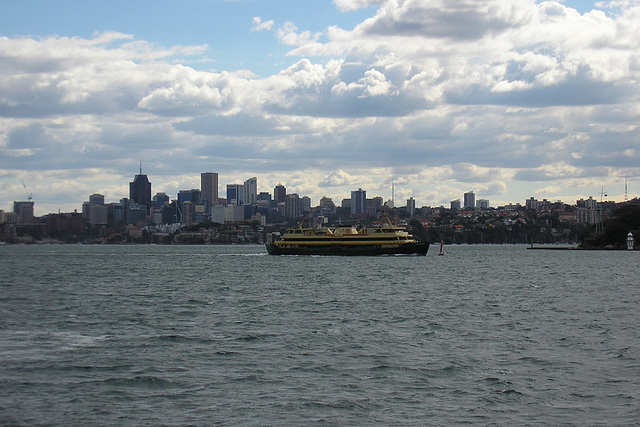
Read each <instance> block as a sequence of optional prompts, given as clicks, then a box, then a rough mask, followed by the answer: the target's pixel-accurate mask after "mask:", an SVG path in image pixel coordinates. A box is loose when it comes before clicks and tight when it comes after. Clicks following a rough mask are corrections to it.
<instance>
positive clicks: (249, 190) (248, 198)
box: [242, 177, 258, 205]
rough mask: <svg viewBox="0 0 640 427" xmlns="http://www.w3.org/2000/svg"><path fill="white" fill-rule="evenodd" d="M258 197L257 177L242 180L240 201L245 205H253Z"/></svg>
mask: <svg viewBox="0 0 640 427" xmlns="http://www.w3.org/2000/svg"><path fill="white" fill-rule="evenodd" d="M257 199H258V178H256V177H253V178H249V179H248V180H246V181H245V182H244V192H243V198H242V201H243V203H244V204H245V205H255V204H256V201H257Z"/></svg>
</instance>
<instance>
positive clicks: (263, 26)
mask: <svg viewBox="0 0 640 427" xmlns="http://www.w3.org/2000/svg"><path fill="white" fill-rule="evenodd" d="M252 22H253V25H252V26H251V31H270V30H271V28H273V25H274V22H273V19H270V20H268V21H264V22H263V21H262V19H261V18H260V17H259V16H255V17H254V18H253V21H252Z"/></svg>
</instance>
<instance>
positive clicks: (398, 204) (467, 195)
mask: <svg viewBox="0 0 640 427" xmlns="http://www.w3.org/2000/svg"><path fill="white" fill-rule="evenodd" d="M214 183H215V184H217V186H216V190H214V189H213V187H212V186H213V185H214ZM247 183H251V186H252V190H251V192H252V193H253V197H251V198H249V199H250V200H251V201H249V199H248V198H247V196H246V194H245V186H246V185H247ZM218 187H219V188H218ZM225 188H226V191H224V190H225ZM219 189H223V191H222V192H220V191H219ZM392 191H393V190H392ZM195 192H197V193H198V196H197V197H198V201H195V199H193V197H195V196H194V193H195ZM219 193H221V194H224V195H225V197H219V196H217V195H218V194H219ZM208 194H209V195H211V194H215V196H214V197H213V201H210V200H209V199H208V197H207V195H208ZM262 194H268V195H269V200H273V201H275V202H277V203H284V201H285V199H286V198H287V197H288V196H290V195H294V196H296V198H299V199H301V198H304V199H307V200H308V203H309V207H314V208H316V207H317V208H321V207H322V204H323V200H329V201H331V202H333V203H334V204H335V206H337V207H339V206H341V204H343V201H344V200H348V201H349V202H350V204H349V210H350V212H351V214H352V215H359V214H363V213H364V208H365V202H367V201H372V200H375V199H379V203H378V204H379V206H377V205H376V206H377V208H378V209H380V208H382V206H383V205H385V206H387V204H389V206H390V207H395V208H407V209H410V210H411V211H414V210H415V209H416V208H445V209H456V210H466V209H484V210H486V209H496V208H504V207H510V206H523V207H525V206H526V207H527V208H530V203H531V202H535V203H538V204H540V203H542V202H544V203H556V202H560V203H563V204H566V205H575V204H577V203H581V202H585V201H586V202H587V203H597V202H599V201H607V202H609V201H613V200H611V199H610V198H608V195H607V194H605V193H603V192H601V193H600V194H599V195H598V196H599V197H600V199H598V198H597V197H594V196H591V195H590V196H589V197H585V198H581V199H576V200H573V201H566V200H559V199H553V200H550V199H547V198H541V200H538V199H537V198H534V197H533V196H529V197H523V198H521V199H520V200H514V201H509V202H507V203H504V204H501V205H500V206H498V205H494V204H491V203H490V201H489V200H487V199H477V200H476V196H477V195H476V194H475V192H474V191H473V190H471V191H466V192H464V194H463V195H462V196H463V197H462V198H457V199H452V200H450V201H448V202H447V203H445V204H440V205H432V204H428V203H420V202H419V201H417V200H415V199H414V198H413V197H412V196H410V197H408V198H407V199H405V200H398V199H395V200H394V195H393V193H392V195H391V197H389V198H384V197H383V196H381V195H380V194H373V195H370V197H367V191H366V189H363V188H358V189H357V190H352V191H350V195H347V197H344V198H337V197H335V196H333V195H331V194H329V193H325V194H324V195H323V196H322V197H321V198H320V199H318V200H317V201H316V202H313V200H312V199H311V198H310V197H309V196H308V195H306V194H298V193H296V192H291V191H287V186H286V185H283V184H282V183H278V184H277V185H275V186H274V187H272V188H267V189H266V190H265V189H264V188H262V187H260V186H258V182H257V178H256V177H253V178H249V179H248V180H245V181H244V183H243V184H235V183H233V184H230V183H225V182H221V181H219V174H218V173H217V172H202V173H201V174H200V185H199V186H197V187H194V188H190V189H186V188H185V189H180V190H178V191H177V193H176V194H175V197H172V195H170V194H167V193H166V192H164V191H156V190H154V189H153V186H152V182H151V181H150V180H149V177H148V175H146V174H143V173H142V168H140V173H139V174H136V175H135V176H134V177H133V179H132V181H130V182H129V194H128V195H127V196H124V197H122V198H118V199H114V200H111V199H109V198H107V197H105V196H104V195H103V194H100V193H98V192H94V193H91V194H90V195H88V196H87V197H85V201H83V203H82V204H83V206H82V209H81V211H84V209H85V206H86V205H87V204H99V205H105V204H109V203H112V204H113V203H118V202H120V201H122V200H129V201H131V202H134V203H135V204H136V205H140V206H142V207H147V214H149V210H148V207H150V206H152V205H153V206H157V204H156V200H158V201H159V200H161V199H164V203H165V204H169V203H170V202H177V203H178V204H180V205H181V204H182V201H183V196H185V197H186V198H187V200H188V201H190V202H192V203H194V204H207V205H216V204H220V203H223V204H224V205H256V204H259V202H260V201H261V200H263V199H261V198H260V195H262ZM627 198H628V197H627ZM634 198H637V197H634ZM86 199H88V200H89V202H87V201H86ZM94 199H95V200H94ZM461 199H462V200H464V203H462V202H461ZM585 199H586V200H585ZM96 200H97V201H96ZM354 200H356V205H353V201H354ZM625 201H626V200H625ZM27 203H28V204H29V205H30V206H31V209H32V212H33V216H34V217H39V216H44V215H49V214H54V213H56V212H54V211H51V212H46V213H44V214H39V213H37V210H35V208H36V207H37V205H36V204H35V203H34V201H33V200H32V199H31V198H28V201H24V200H16V201H13V202H12V206H13V209H11V208H9V209H2V208H0V211H4V212H15V213H16V214H17V212H16V206H18V205H22V204H24V205H26V204H27ZM593 208H594V209H595V205H594V207H593ZM77 211H79V209H78V208H77V207H75V208H73V209H71V210H69V211H67V212H65V213H73V212H77ZM57 212H60V213H62V210H61V209H58V210H57Z"/></svg>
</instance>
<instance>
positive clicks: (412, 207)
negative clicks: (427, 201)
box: [407, 197, 416, 216]
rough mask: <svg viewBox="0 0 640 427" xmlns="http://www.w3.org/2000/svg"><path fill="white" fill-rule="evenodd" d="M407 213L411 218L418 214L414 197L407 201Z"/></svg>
mask: <svg viewBox="0 0 640 427" xmlns="http://www.w3.org/2000/svg"><path fill="white" fill-rule="evenodd" d="M407 213H408V214H409V216H413V215H414V214H415V213H416V201H415V200H414V198H413V197H410V198H409V199H407Z"/></svg>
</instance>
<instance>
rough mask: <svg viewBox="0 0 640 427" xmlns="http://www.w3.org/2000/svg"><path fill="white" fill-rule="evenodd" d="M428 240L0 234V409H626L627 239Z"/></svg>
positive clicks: (633, 270) (212, 419)
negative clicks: (565, 244) (124, 240)
mask: <svg viewBox="0 0 640 427" xmlns="http://www.w3.org/2000/svg"><path fill="white" fill-rule="evenodd" d="M432 249H433V248H432ZM445 251H446V256H444V257H439V256H437V250H432V251H431V252H430V253H429V255H428V256H427V257H363V258H340V257H273V256H268V255H266V254H265V250H264V248H263V247H261V246H222V247H220V246H195V247H185V246H178V247H176V246H2V247H0V262H1V267H0V268H1V273H0V361H1V364H0V424H2V425H24V426H27V425H28V426H31V425H64V426H68V425H124V426H126V425H154V426H155V425H212V424H215V425H308V424H321V425H324V424H339V425H345V424H346V425H371V424H384V425H453V424H462V423H470V424H492V423H496V424H518V425H540V424H556V425H557V424H577V425H582V424H587V425H593V424H608V425H625V424H626V425H628V424H635V423H637V422H638V414H639V413H640V412H639V409H640V334H639V332H640V329H639V326H638V315H639V314H640V307H639V301H640V298H639V297H640V291H639V284H638V277H640V267H639V262H638V261H639V260H640V253H638V252H633V253H629V252H578V251H530V250H526V248H525V247H524V246H450V247H446V248H445Z"/></svg>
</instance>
